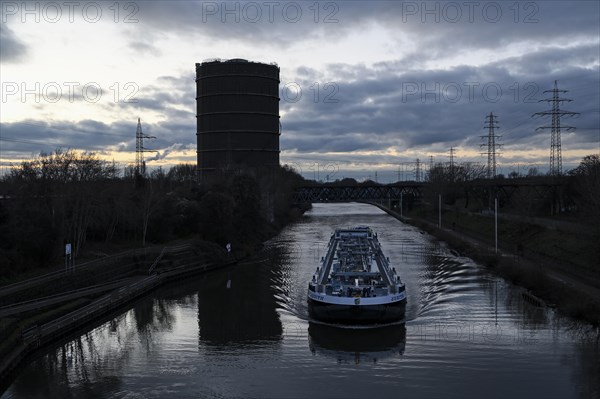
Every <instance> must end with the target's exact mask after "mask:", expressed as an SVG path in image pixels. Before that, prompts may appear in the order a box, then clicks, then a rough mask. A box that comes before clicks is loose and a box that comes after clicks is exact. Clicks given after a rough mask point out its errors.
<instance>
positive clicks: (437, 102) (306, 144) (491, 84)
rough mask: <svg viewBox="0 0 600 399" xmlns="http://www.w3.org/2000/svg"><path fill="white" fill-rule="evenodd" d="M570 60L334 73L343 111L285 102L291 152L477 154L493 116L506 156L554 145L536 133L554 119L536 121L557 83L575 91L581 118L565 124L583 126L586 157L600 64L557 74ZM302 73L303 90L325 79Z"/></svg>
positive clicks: (578, 139) (338, 68) (582, 56)
mask: <svg viewBox="0 0 600 399" xmlns="http://www.w3.org/2000/svg"><path fill="white" fill-rule="evenodd" d="M571 51H572V52H573V54H574V58H573V59H574V60H575V61H576V62H575V64H577V63H579V60H583V61H585V62H584V63H588V61H593V60H594V58H593V57H594V56H592V57H589V58H588V57H587V56H586V54H588V53H590V52H591V53H592V54H593V51H594V49H593V48H592V47H591V46H581V47H580V48H576V49H573V50H571ZM568 54H569V53H568V52H567V51H566V50H564V49H544V50H542V51H540V52H533V53H531V54H529V55H527V56H524V57H522V58H523V59H522V60H518V59H516V58H515V59H511V60H509V61H501V62H497V63H492V64H489V65H487V66H484V67H479V68H474V67H466V66H462V67H456V68H452V69H449V70H438V71H435V70H432V71H426V70H424V71H419V70H416V71H405V70H398V69H397V68H396V63H394V62H391V63H380V64H378V65H377V67H376V68H373V69H370V70H369V69H368V68H365V67H364V66H360V65H359V66H352V65H332V66H331V67H330V68H329V69H328V70H327V71H326V72H325V75H327V76H340V77H341V79H340V80H338V81H336V82H335V84H336V85H337V87H338V88H339V91H338V92H337V93H336V95H335V96H334V99H335V100H337V102H336V103H325V102H324V101H323V96H321V98H320V101H315V98H314V96H313V93H314V90H304V91H303V93H305V95H303V96H302V97H301V98H300V100H299V101H298V102H289V101H286V99H285V97H283V98H282V100H283V101H282V105H281V108H282V110H284V112H286V114H285V117H284V118H283V119H282V124H283V127H284V134H283V135H282V148H285V149H289V150H296V151H297V152H299V153H302V152H315V151H317V152H327V151H351V150H356V151H359V150H362V151H368V150H380V151H383V150H385V149H386V148H388V147H396V148H397V149H398V150H405V149H413V150H419V149H421V150H422V151H423V152H424V153H426V152H427V151H428V150H433V149H436V150H439V149H440V148H442V149H443V148H445V149H449V148H450V147H451V146H461V147H466V148H470V149H472V150H475V151H478V149H479V144H480V143H481V138H480V137H479V136H481V135H484V134H486V131H485V130H484V124H485V117H486V115H488V114H489V113H490V112H493V113H494V114H495V115H497V116H498V120H499V124H500V130H499V131H498V132H497V133H498V134H502V135H503V136H504V137H503V142H504V143H505V145H506V146H507V147H506V148H507V149H510V148H513V149H526V148H530V149H539V148H541V147H540V141H541V140H544V139H546V138H547V139H548V140H549V132H536V127H538V126H544V125H546V126H548V125H550V123H551V121H550V120H549V119H548V118H545V119H544V118H533V117H532V115H533V114H534V113H536V112H541V111H546V110H548V109H549V107H550V105H549V104H548V103H547V102H543V101H542V102H540V100H543V99H547V98H549V96H550V94H548V93H543V91H545V90H549V89H552V87H553V82H554V79H556V80H558V81H559V88H561V89H568V90H569V92H568V93H566V94H565V98H571V99H573V102H571V103H567V104H564V108H565V109H569V110H572V111H575V112H581V115H579V116H578V117H577V118H574V119H573V120H568V119H567V118H564V119H563V124H572V125H574V126H577V127H580V128H582V129H581V130H579V131H576V134H575V135H574V136H573V137H569V139H568V140H567V142H568V143H569V144H570V145H572V146H573V147H570V148H569V147H565V149H583V148H586V146H587V147H589V145H590V143H594V142H597V140H598V130H594V129H593V128H594V127H598V117H599V116H598V109H600V103H599V94H598V89H597V88H598V87H599V85H600V79H599V78H600V77H599V74H598V70H597V66H596V67H593V68H588V69H586V68H582V67H579V66H576V65H572V64H569V63H566V62H563V63H562V64H560V67H554V66H553V65H554V62H556V65H559V64H558V60H559V59H560V58H561V57H563V59H564V58H565V57H567V56H568ZM595 59H596V60H597V59H598V57H597V56H595ZM521 63H526V65H529V67H530V68H531V69H534V70H536V69H538V70H542V69H543V70H544V73H543V74H539V75H531V74H530V73H528V70H527V68H524V69H523V70H522V69H520V68H514V66H515V65H521ZM544 68H545V69H544ZM513 71H516V72H513ZM297 73H298V75H299V79H297V80H298V85H299V86H300V87H303V88H305V89H306V88H308V87H309V86H310V85H311V84H314V83H313V82H315V81H317V80H318V79H319V77H320V75H322V73H315V76H313V77H311V76H307V69H305V68H301V69H300V70H298V71H297ZM290 75H293V72H292V73H290ZM358 77H360V78H358ZM290 79H293V78H292V77H290ZM321 94H323V93H321ZM590 128H592V129H590ZM546 136H547V137H546ZM424 155H425V154H424Z"/></svg>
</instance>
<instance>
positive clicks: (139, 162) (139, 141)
mask: <svg viewBox="0 0 600 399" xmlns="http://www.w3.org/2000/svg"><path fill="white" fill-rule="evenodd" d="M155 138H156V137H154V136H147V135H145V134H144V133H143V132H142V123H141V122H140V118H138V124H137V129H136V131H135V173H136V174H137V175H141V176H144V175H145V174H146V162H145V161H144V153H145V152H156V150H149V149H146V148H144V139H155Z"/></svg>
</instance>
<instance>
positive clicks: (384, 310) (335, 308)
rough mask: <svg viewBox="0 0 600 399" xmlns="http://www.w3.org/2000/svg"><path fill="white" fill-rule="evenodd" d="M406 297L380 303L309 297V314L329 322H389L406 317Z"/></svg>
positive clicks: (316, 318)
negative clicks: (333, 301) (331, 301)
mask: <svg viewBox="0 0 600 399" xmlns="http://www.w3.org/2000/svg"><path fill="white" fill-rule="evenodd" d="M405 310H406V299H404V300H402V301H399V302H395V303H387V304H380V305H356V306H349V305H337V304H329V303H324V302H320V301H315V300H313V299H310V298H309V299H308V314H309V315H310V317H311V318H312V319H315V320H319V321H322V322H327V323H354V324H387V323H392V322H395V321H400V320H402V319H404V312H405Z"/></svg>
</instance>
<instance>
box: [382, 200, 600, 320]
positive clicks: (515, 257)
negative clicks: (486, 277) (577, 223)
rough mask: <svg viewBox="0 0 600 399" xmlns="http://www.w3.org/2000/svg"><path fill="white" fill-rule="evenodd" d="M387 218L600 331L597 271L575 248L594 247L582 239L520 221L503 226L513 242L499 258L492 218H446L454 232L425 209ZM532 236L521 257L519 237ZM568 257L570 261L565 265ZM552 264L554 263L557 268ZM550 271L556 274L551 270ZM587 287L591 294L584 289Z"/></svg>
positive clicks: (508, 244) (461, 216) (502, 249)
mask: <svg viewBox="0 0 600 399" xmlns="http://www.w3.org/2000/svg"><path fill="white" fill-rule="evenodd" d="M382 209H384V208H382ZM384 210H385V209H384ZM386 211H387V210H386ZM388 213H390V214H391V215H392V216H395V217H397V218H398V219H401V220H402V221H404V222H406V223H409V224H411V225H413V226H415V227H418V228H420V229H422V230H424V231H426V232H427V233H429V234H431V235H433V236H434V237H436V238H438V239H440V240H442V241H445V242H446V243H448V245H449V246H450V247H451V248H453V249H454V250H456V251H458V252H459V253H460V254H461V255H464V256H467V257H469V258H471V259H473V260H475V261H477V262H478V263H480V264H482V265H484V266H486V267H488V268H490V269H491V270H493V271H494V272H495V273H497V274H498V275H499V276H501V277H503V278H505V279H506V280H508V281H510V282H512V283H514V284H516V285H519V286H522V287H524V288H526V289H528V290H530V291H531V292H532V293H533V294H534V295H535V296H537V297H539V298H542V299H543V300H544V301H546V302H547V303H549V304H553V305H556V307H557V309H558V310H559V311H560V312H561V313H563V314H565V315H568V316H570V317H573V318H577V319H581V320H585V321H587V322H589V323H592V324H594V325H596V326H598V325H600V297H599V296H595V295H594V294H593V291H594V290H595V289H597V286H594V285H593V284H588V283H589V282H590V278H593V276H595V275H596V273H597V271H596V270H595V269H594V268H592V267H590V266H589V264H587V263H586V262H587V259H588V258H587V256H588V255H589V253H584V254H582V255H581V254H580V255H579V256H574V255H573V254H574V253H575V252H577V251H576V248H579V247H583V248H584V250H587V249H586V248H587V247H586V246H587V245H589V243H586V242H583V243H582V241H584V240H581V237H576V239H573V238H572V237H567V236H565V235H564V234H561V233H560V231H554V230H548V229H545V228H544V227H541V226H527V225H526V224H524V223H518V222H513V223H504V230H503V231H502V232H503V235H502V236H503V237H510V238H507V239H505V241H504V242H503V245H501V246H500V250H501V254H496V253H495V251H494V249H493V237H494V232H493V224H492V226H491V228H490V226H488V225H489V224H490V223H489V218H484V219H483V220H482V219H478V218H477V217H476V216H472V215H464V214H462V215H459V216H458V217H456V218H455V219H454V220H452V218H451V215H450V214H449V213H446V214H445V219H443V220H445V221H446V223H447V224H449V225H450V226H449V227H450V228H449V229H445V228H442V229H440V228H438V227H437V225H436V222H437V218H436V219H435V220H436V222H433V221H432V220H431V219H432V218H428V217H427V216H431V215H429V214H428V213H427V212H425V211H423V210H415V211H412V212H410V213H409V214H408V216H409V217H404V218H400V216H399V215H398V214H396V213H395V212H390V211H388ZM404 215H406V212H405V213H404ZM443 218H444V216H443ZM452 223H454V224H452ZM492 223H493V219H492ZM533 231H535V232H536V233H535V234H532V237H535V241H534V240H530V241H528V242H529V243H530V245H532V247H531V248H529V249H527V247H526V248H525V249H524V250H522V251H521V252H519V251H516V249H517V247H518V243H519V241H518V240H519V239H520V238H519V237H521V236H522V234H527V232H529V234H531V232H533ZM515 232H517V233H515ZM523 232H525V233H523ZM511 233H512V235H511ZM488 237H491V239H489V238H488ZM577 238H578V239H577ZM557 243H560V245H558V244H557ZM511 249H514V250H513V251H511ZM569 254H570V255H569ZM565 256H571V258H570V259H568V260H566V259H564V257H565ZM547 261H552V266H550V264H549V263H547ZM550 268H551V270H552V271H553V272H552V273H551V272H550V271H549V270H550ZM560 269H563V270H560ZM558 272H560V273H562V274H565V275H569V276H571V277H573V278H577V279H579V280H580V281H581V282H580V283H579V284H566V283H564V281H561V280H559V279H557V278H556V277H554V276H553V275H555V274H556V273H558ZM583 285H585V286H586V288H588V289H582V288H583V287H582V286H583Z"/></svg>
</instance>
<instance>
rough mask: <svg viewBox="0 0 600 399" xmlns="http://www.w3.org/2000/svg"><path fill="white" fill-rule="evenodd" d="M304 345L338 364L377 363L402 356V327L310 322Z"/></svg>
mask: <svg viewBox="0 0 600 399" xmlns="http://www.w3.org/2000/svg"><path fill="white" fill-rule="evenodd" d="M308 342H309V348H310V351H311V352H312V353H313V354H320V355H324V356H327V357H331V358H334V359H336V360H337V361H338V363H356V364H358V363H360V362H377V361H378V360H381V359H385V358H389V357H395V356H399V355H402V354H403V353H404V348H405V346H406V326H405V324H404V323H401V324H394V325H389V326H384V327H372V328H369V327H367V328H357V327H345V326H335V325H330V324H321V323H315V322H310V324H309V327H308Z"/></svg>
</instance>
